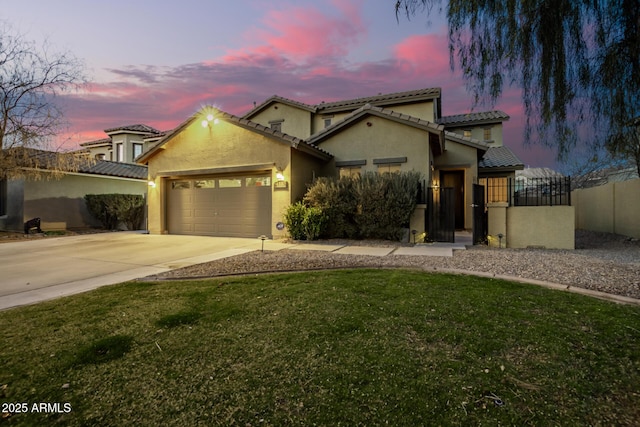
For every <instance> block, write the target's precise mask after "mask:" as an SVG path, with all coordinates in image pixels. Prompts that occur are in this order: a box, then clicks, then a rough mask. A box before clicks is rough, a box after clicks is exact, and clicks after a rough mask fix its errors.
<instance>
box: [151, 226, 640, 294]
mask: <svg viewBox="0 0 640 427" xmlns="http://www.w3.org/2000/svg"><path fill="white" fill-rule="evenodd" d="M315 243H317V242H315ZM331 243H337V242H336V241H332V242H331ZM343 243H345V242H343ZM349 244H365V245H371V246H373V245H376V246H389V245H390V244H392V243H390V242H357V243H356V242H349ZM398 246H401V245H400V244H398ZM352 267H355V268H358V267H374V268H375V267H378V268H387V267H410V268H422V269H425V270H432V269H438V270H439V269H455V270H468V271H475V272H483V273H488V274H495V275H509V276H515V277H521V278H527V279H536V280H543V281H548V282H552V283H558V284H563V285H570V286H573V287H580V288H585V289H590V290H595V291H600V292H606V293H609V294H615V295H622V296H626V297H631V298H637V299H640V242H639V241H638V240H637V239H628V238H626V237H623V236H618V235H612V234H607V233H595V232H587V231H582V230H577V231H576V250H574V251H568V250H545V249H493V248H491V249H490V248H487V247H486V246H468V247H467V250H459V251H454V255H453V257H436V256H398V255H393V253H392V254H390V255H388V256H384V257H376V256H362V255H343V254H337V253H332V252H324V251H305V250H299V249H296V250H291V249H285V250H281V251H264V252H260V251H255V252H250V253H247V254H243V255H238V256H234V257H230V258H225V259H221V260H217V261H213V262H208V263H204V264H198V265H194V266H190V267H185V268H182V269H177V270H172V271H169V272H167V273H164V274H160V275H157V276H153V277H149V278H147V279H160V280H164V279H185V278H202V277H215V276H225V275H236V274H255V273H263V272H278V271H298V270H313V269H335V268H352Z"/></svg>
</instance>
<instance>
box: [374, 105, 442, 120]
mask: <svg viewBox="0 0 640 427" xmlns="http://www.w3.org/2000/svg"><path fill="white" fill-rule="evenodd" d="M384 108H388V109H390V110H393V111H395V112H397V113H402V114H407V115H409V116H412V117H418V118H420V119H423V120H426V121H428V122H431V123H433V122H435V116H434V112H433V101H431V100H430V101H425V102H420V103H416V104H404V105H394V106H392V107H384Z"/></svg>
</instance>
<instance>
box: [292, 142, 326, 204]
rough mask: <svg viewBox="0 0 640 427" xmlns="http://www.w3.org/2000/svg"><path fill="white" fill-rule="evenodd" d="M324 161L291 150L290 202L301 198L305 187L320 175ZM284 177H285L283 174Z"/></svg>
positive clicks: (305, 189) (305, 190)
mask: <svg viewBox="0 0 640 427" xmlns="http://www.w3.org/2000/svg"><path fill="white" fill-rule="evenodd" d="M324 164H325V162H322V161H320V160H318V159H316V158H314V157H311V156H310V155H308V154H305V153H301V152H300V151H298V150H292V152H291V165H292V168H291V170H292V175H291V202H292V203H293V202H297V201H298V200H302V198H303V197H304V195H305V193H306V192H307V189H308V188H309V186H310V185H311V184H312V183H313V181H314V180H315V179H316V178H317V177H319V176H322V175H321V173H322V169H323V167H324ZM285 179H287V177H286V176H285Z"/></svg>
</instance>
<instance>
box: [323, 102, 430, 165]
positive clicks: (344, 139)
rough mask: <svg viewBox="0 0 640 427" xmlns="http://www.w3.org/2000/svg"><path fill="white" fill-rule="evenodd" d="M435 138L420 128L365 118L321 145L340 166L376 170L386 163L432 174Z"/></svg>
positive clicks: (327, 137)
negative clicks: (348, 165) (350, 165)
mask: <svg viewBox="0 0 640 427" xmlns="http://www.w3.org/2000/svg"><path fill="white" fill-rule="evenodd" d="M432 137H433V135H432V134H431V133H430V132H429V131H427V130H425V129H420V128H417V127H412V126H407V125H406V124H403V123H400V122H397V121H394V120H390V119H388V118H386V117H380V116H376V115H365V116H362V117H360V118H359V119H358V120H354V121H352V122H350V123H349V125H348V126H342V127H340V129H339V131H336V132H331V133H330V134H328V135H327V136H326V138H324V139H323V140H322V142H321V143H320V145H321V146H322V148H323V149H325V150H327V151H330V152H331V153H332V154H333V156H334V159H335V161H336V165H346V164H356V163H357V164H358V165H359V166H362V170H363V171H376V170H377V168H378V165H380V164H385V163H398V164H402V168H403V170H416V171H419V172H422V173H423V174H424V175H425V176H427V175H428V173H429V170H428V168H429V165H430V159H431V157H432V154H431V153H432V145H433V144H432V143H431V138H432Z"/></svg>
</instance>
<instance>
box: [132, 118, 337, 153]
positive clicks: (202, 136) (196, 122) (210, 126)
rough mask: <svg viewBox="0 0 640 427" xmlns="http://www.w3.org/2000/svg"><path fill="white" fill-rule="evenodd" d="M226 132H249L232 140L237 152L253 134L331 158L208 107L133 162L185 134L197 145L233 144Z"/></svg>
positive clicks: (316, 149) (262, 127)
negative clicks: (216, 139) (213, 141)
mask: <svg viewBox="0 0 640 427" xmlns="http://www.w3.org/2000/svg"><path fill="white" fill-rule="evenodd" d="M230 128H238V129H243V130H245V131H247V132H249V133H242V132H241V133H242V134H243V135H246V137H245V138H239V139H237V140H236V142H238V143H239V144H240V145H238V148H239V149H242V148H243V147H242V146H241V144H243V143H246V142H247V141H249V140H254V135H251V134H255V135H259V136H262V137H265V138H267V139H269V140H272V141H273V142H275V143H276V144H282V145H284V146H286V147H289V148H295V149H297V150H301V151H303V152H305V153H308V154H310V155H312V156H315V157H317V158H318V159H321V160H329V159H330V158H331V154H329V153H328V152H326V151H324V150H321V149H319V148H317V147H315V146H312V145H310V144H308V143H307V142H306V141H304V140H302V139H300V138H297V137H295V136H291V135H287V134H285V133H282V132H279V131H275V130H273V129H270V128H269V127H267V126H264V125H261V124H259V123H256V122H253V121H251V120H247V119H243V118H240V117H237V116H234V115H232V114H229V113H225V112H224V111H221V110H218V109H215V108H213V107H208V108H205V109H202V110H201V111H199V112H198V113H196V114H194V115H193V116H191V117H189V118H188V119H187V120H185V121H184V122H183V123H182V124H181V125H179V126H178V127H176V128H175V129H174V130H173V131H171V132H169V133H167V134H166V135H165V136H164V137H162V138H161V139H160V140H159V141H157V142H156V143H155V144H154V146H153V147H151V148H150V149H149V151H147V152H146V153H144V154H143V155H141V156H140V157H139V158H138V159H137V162H138V163H141V164H145V163H147V162H149V161H150V160H151V159H152V158H153V157H154V156H156V155H157V154H159V153H161V152H162V151H164V150H166V149H167V144H169V143H170V142H172V141H173V140H174V139H182V138H184V137H185V134H192V135H191V136H190V137H191V138H192V139H193V140H194V141H198V142H201V141H203V140H207V139H210V138H213V137H214V135H218V137H220V138H222V140H224V141H229V140H233V138H231V139H229V138H228V136H229V135H231V134H232V133H233V132H231V131H229V132H230V133H229V135H227V136H225V134H224V133H223V132H222V129H230ZM208 148H211V147H208Z"/></svg>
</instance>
